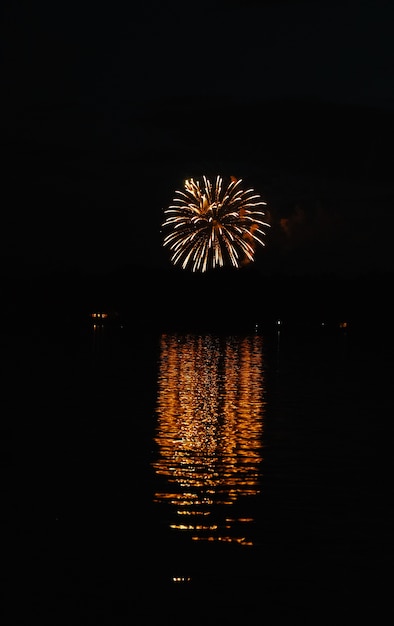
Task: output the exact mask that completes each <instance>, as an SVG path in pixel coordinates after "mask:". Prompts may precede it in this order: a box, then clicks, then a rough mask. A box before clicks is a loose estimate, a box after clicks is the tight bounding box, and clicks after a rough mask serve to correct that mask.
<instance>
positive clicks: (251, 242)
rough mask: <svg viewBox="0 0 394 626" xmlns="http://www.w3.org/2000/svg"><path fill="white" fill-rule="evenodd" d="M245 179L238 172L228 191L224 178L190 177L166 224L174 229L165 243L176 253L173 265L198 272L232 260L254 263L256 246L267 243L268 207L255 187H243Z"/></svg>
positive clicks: (170, 211)
mask: <svg viewBox="0 0 394 626" xmlns="http://www.w3.org/2000/svg"><path fill="white" fill-rule="evenodd" d="M241 183H242V179H239V180H237V179H236V178H234V177H233V176H232V177H231V179H230V183H229V184H228V186H227V187H226V188H225V189H223V179H222V177H221V176H217V177H216V180H215V182H214V184H213V183H212V182H211V181H210V180H209V179H208V178H207V177H206V176H203V177H202V181H200V180H198V179H197V180H194V179H193V178H190V179H188V180H186V181H185V185H184V190H183V191H180V190H177V191H176V192H175V194H176V195H175V198H174V199H173V203H174V204H172V205H170V206H169V207H168V209H166V210H165V212H164V214H165V220H164V223H163V224H162V226H163V227H166V228H167V227H168V228H171V231H170V232H169V233H168V234H167V235H165V237H164V241H163V245H164V246H165V247H168V248H169V249H170V250H171V252H172V256H171V261H172V263H173V264H174V265H176V264H180V265H181V266H182V268H183V269H186V268H187V267H188V266H191V269H192V271H193V272H197V271H200V272H205V271H206V270H207V269H208V268H215V267H222V266H223V265H225V264H226V263H227V262H229V263H230V264H231V265H232V266H233V267H240V266H241V265H242V264H244V263H245V262H248V263H249V262H251V261H254V255H255V246H256V244H259V245H262V246H264V245H265V242H264V240H263V237H264V236H265V231H264V230H263V228H264V227H269V224H268V223H267V222H265V221H264V219H263V218H264V217H265V212H264V210H263V209H262V208H261V207H263V206H265V205H266V202H263V201H262V200H261V199H260V196H259V195H258V194H256V193H255V192H254V190H253V189H247V190H244V189H243V188H242V186H241Z"/></svg>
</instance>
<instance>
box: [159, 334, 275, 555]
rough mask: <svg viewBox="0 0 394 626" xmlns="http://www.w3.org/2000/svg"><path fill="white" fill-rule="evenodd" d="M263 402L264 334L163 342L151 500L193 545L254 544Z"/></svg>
mask: <svg viewBox="0 0 394 626" xmlns="http://www.w3.org/2000/svg"><path fill="white" fill-rule="evenodd" d="M264 396H265V381H264V363H263V338H262V337H261V336H260V335H251V336H239V337H238V336H226V337H219V336H215V335H192V334H189V335H177V334H163V335H162V336H161V340H160V364H159V374H158V393H157V407H156V412H157V427H156V436H155V442H156V444H157V449H158V455H157V459H156V460H155V461H154V462H153V467H154V469H155V472H156V474H157V476H158V477H160V480H159V482H160V488H159V489H158V490H157V492H156V494H155V498H154V500H155V502H156V503H161V504H162V505H164V506H167V507H168V514H169V516H170V518H171V523H170V524H169V526H170V527H171V528H173V529H176V530H178V531H186V532H189V533H190V535H191V537H192V539H193V540H206V541H231V542H236V543H240V544H242V545H251V541H250V539H248V538H247V534H248V533H247V530H248V526H249V527H250V525H251V524H253V522H254V516H253V515H250V512H249V511H248V503H249V504H250V503H251V500H250V499H251V498H255V496H256V495H257V494H258V493H259V492H260V486H261V472H262V467H261V466H262V460H263V457H262V447H263V424H264V410H265V400H264ZM252 509H253V506H252Z"/></svg>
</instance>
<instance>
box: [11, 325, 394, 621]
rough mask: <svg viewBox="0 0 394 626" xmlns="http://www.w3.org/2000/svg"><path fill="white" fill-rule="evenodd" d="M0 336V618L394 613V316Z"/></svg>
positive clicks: (320, 617)
mask: <svg viewBox="0 0 394 626" xmlns="http://www.w3.org/2000/svg"><path fill="white" fill-rule="evenodd" d="M1 345H2V381H3V385H2V397H1V400H2V403H1V468H2V481H1V483H2V487H1V496H2V507H1V508H2V513H1V531H2V533H1V534H2V558H1V562H2V567H1V575H2V579H1V588H2V595H3V600H2V602H1V611H2V615H1V618H2V621H1V623H2V624H30V623H33V622H34V623H39V624H55V625H56V624H59V625H60V624H70V625H71V624H81V625H85V624H148V623H149V624H151V623H152V622H153V623H155V622H156V623H160V624H169V625H170V624H185V625H187V624H239V623H247V622H249V623H266V622H267V621H268V623H276V621H277V620H279V619H289V620H290V619H302V620H303V621H308V622H310V623H314V624H315V623H319V624H321V623H326V622H327V623H328V622H332V621H333V620H335V622H336V623H338V622H339V623H349V621H351V622H352V623H353V622H355V621H358V620H359V619H361V618H363V619H364V618H365V617H367V618H368V619H373V620H374V622H375V623H382V622H383V619H384V620H385V621H386V620H387V619H388V612H391V593H392V592H391V577H392V575H391V572H392V565H393V560H392V535H393V489H392V477H391V469H392V465H393V464H392V455H393V451H392V442H393V439H392V432H393V429H392V421H393V410H392V409H393V402H392V393H393V353H392V342H389V341H388V336H387V331H386V330H385V329H376V328H372V329H368V331H366V330H365V329H362V328H359V329H357V330H354V331H353V330H352V329H351V328H348V329H340V328H339V327H338V328H336V327H333V328H323V327H321V328H316V329H314V330H308V329H298V330H294V329H293V330H287V329H286V328H282V329H281V330H280V332H278V330H277V329H276V328H275V329H271V330H268V331H264V332H261V333H260V332H255V333H249V334H234V335H231V334H225V335H220V334H215V333H213V334H212V333H211V334H195V333H187V332H183V333H175V332H171V333H166V332H158V331H154V332H152V333H150V332H147V331H146V329H144V330H143V332H142V331H141V330H140V329H139V328H132V327H125V328H121V327H120V326H116V327H115V326H114V327H111V326H107V327H103V328H101V327H97V328H96V329H95V328H94V327H93V325H92V326H90V325H87V326H86V327H84V328H82V329H78V331H74V330H70V329H68V328H65V327H62V326H59V328H58V329H57V330H56V332H54V331H53V329H52V331H51V332H50V333H45V332H42V331H36V330H34V328H33V329H29V328H28V327H26V328H23V329H20V330H16V329H13V330H12V332H6V331H5V330H4V332H3V334H2V341H1Z"/></svg>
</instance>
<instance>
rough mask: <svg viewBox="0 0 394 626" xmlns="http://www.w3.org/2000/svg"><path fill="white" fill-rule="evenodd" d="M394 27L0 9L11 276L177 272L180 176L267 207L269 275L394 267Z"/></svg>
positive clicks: (164, 11)
mask: <svg viewBox="0 0 394 626" xmlns="http://www.w3.org/2000/svg"><path fill="white" fill-rule="evenodd" d="M393 17H394V11H393V8H392V5H391V3H389V2H384V1H383V0H382V1H381V0H375V1H372V0H371V1H365V2H363V3H358V2H355V1H353V0H343V1H341V2H339V1H338V2H335V1H334V2H332V1H331V2H328V1H327V2H326V1H323V2H308V1H307V0H304V1H302V0H299V1H294V2H289V1H288V2H286V1H285V0H282V1H281V0H278V1H277V2H273V1H272V2H270V1H266V2H259V1H257V0H256V1H254V2H253V1H244V2H235V1H234V2H224V1H223V2H200V3H199V4H196V5H194V4H193V5H189V4H184V3H181V2H170V3H162V2H156V1H151V2H146V3H144V8H140V7H136V6H135V5H134V3H125V2H116V1H114V2H111V3H103V4H100V3H93V2H92V3H86V2H72V1H71V2H67V3H66V2H63V1H62V0H60V1H59V2H50V1H49V0H48V1H47V2H45V1H41V0H39V1H37V2H11V1H5V2H4V3H3V8H2V29H1V39H2V68H1V93H2V108H3V112H2V116H1V134H2V142H1V143H2V149H3V155H4V157H5V167H3V182H2V199H3V202H2V205H3V210H2V228H1V231H0V232H1V248H2V251H1V259H2V265H3V268H2V269H3V274H4V275H13V274H15V273H18V272H33V273H34V272H47V271H49V272H51V271H54V270H55V271H57V270H59V269H60V270H64V269H68V268H77V269H82V270H86V271H88V272H91V271H93V272H102V271H106V270H111V269H113V268H116V267H118V266H123V265H124V264H125V265H128V264H130V265H147V266H153V267H163V266H165V267H167V266H168V264H169V262H168V256H167V255H166V254H165V252H164V251H163V249H162V247H161V233H160V224H161V221H162V217H163V209H164V208H166V206H167V205H168V204H169V203H170V201H171V199H172V198H173V194H174V190H175V189H176V188H179V187H180V186H181V185H182V182H183V180H184V179H185V177H190V176H193V177H196V176H199V175H201V174H204V173H206V174H211V175H216V174H222V175H223V176H224V177H227V176H230V175H235V176H237V177H239V178H243V179H244V180H245V181H246V182H247V183H248V186H252V187H254V188H255V189H256V190H257V191H258V192H259V193H260V194H261V196H262V197H263V199H264V200H266V201H267V203H268V215H269V220H270V223H271V226H272V228H271V229H270V231H269V232H268V234H267V246H266V248H264V249H263V250H261V251H260V252H259V254H258V257H257V260H256V264H258V265H259V266H261V268H262V269H263V270H264V271H267V272H268V273H270V272H276V271H281V272H284V273H286V272H287V273H294V272H299V273H303V272H306V273H308V272H313V273H319V272H330V271H333V272H339V273H345V274H346V273H358V272H361V273H364V272H370V271H375V270H378V271H384V270H390V271H392V270H393V269H394V268H393V255H392V245H391V240H392V226H393V208H394V207H393V200H394V182H393V174H392V172H393V168H392V165H393V162H392V145H393V140H394V125H393V119H394V89H393V87H394V86H393V68H394V44H393V41H394V40H393V37H392V29H393Z"/></svg>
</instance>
